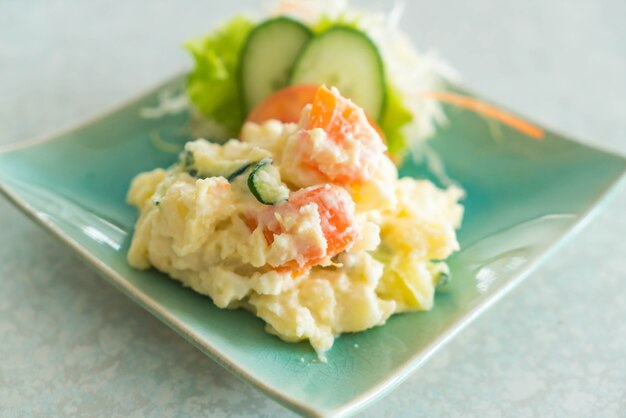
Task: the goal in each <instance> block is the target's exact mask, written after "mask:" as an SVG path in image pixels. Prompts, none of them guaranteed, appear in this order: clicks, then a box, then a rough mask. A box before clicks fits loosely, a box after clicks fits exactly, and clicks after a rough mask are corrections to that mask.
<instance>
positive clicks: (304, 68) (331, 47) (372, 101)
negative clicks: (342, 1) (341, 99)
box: [290, 26, 387, 120]
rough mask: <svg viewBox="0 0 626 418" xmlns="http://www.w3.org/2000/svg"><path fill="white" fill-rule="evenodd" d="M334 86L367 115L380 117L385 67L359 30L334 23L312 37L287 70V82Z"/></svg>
mask: <svg viewBox="0 0 626 418" xmlns="http://www.w3.org/2000/svg"><path fill="white" fill-rule="evenodd" d="M309 83H316V84H326V85H327V86H328V87H337V88H338V89H339V92H341V94H342V95H344V96H346V97H348V98H350V99H351V100H352V101H354V103H356V104H357V105H358V106H360V107H362V108H363V110H365V113H367V115H369V116H370V117H372V118H374V119H376V120H380V117H381V116H382V114H383V110H384V108H385V97H386V96H387V92H386V88H385V71H384V66H383V61H382V59H381V57H380V54H379V53H378V49H377V48H376V45H374V43H373V42H372V41H371V40H370V38H368V37H367V35H365V34H364V33H363V32H361V31H359V30H356V29H352V28H348V27H343V26H335V27H332V28H330V29H328V30H327V31H326V32H323V33H322V34H321V35H319V36H317V37H315V38H313V39H312V40H311V41H310V42H309V43H308V44H307V45H306V47H305V48H304V50H303V51H302V53H301V54H300V57H298V60H297V61H296V63H295V65H294V67H293V72H292V73H291V79H290V84H291V85H294V84H309Z"/></svg>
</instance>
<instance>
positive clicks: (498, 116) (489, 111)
mask: <svg viewBox="0 0 626 418" xmlns="http://www.w3.org/2000/svg"><path fill="white" fill-rule="evenodd" d="M424 95H425V96H426V97H430V98H432V99H434V100H437V101H440V102H442V103H448V104H451V105H453V106H458V107H462V108H465V109H469V110H473V111H474V112H476V113H480V114H481V115H483V116H486V117H489V118H492V119H495V120H497V121H499V122H501V123H504V124H505V125H508V126H510V127H511V128H513V129H517V130H518V131H520V132H521V133H523V134H525V135H528V136H529V137H531V138H533V139H537V140H539V139H542V138H543V137H544V132H543V130H541V129H540V128H538V127H536V126H535V125H532V124H530V123H528V122H526V121H524V120H522V119H520V118H518V117H516V116H513V115H511V114H510V113H508V112H506V111H504V110H502V109H499V108H497V107H496V106H494V105H491V104H489V103H485V102H481V101H480V100H478V99H475V98H473V97H468V96H462V95H460V94H455V93H450V92H448V91H430V92H426V93H425V94H424Z"/></svg>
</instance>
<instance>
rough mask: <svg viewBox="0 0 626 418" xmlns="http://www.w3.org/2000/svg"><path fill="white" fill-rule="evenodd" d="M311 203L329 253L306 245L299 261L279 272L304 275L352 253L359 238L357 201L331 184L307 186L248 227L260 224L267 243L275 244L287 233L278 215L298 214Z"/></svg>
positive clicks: (263, 214) (270, 208)
mask: <svg viewBox="0 0 626 418" xmlns="http://www.w3.org/2000/svg"><path fill="white" fill-rule="evenodd" d="M310 204H315V205H316V207H317V212H318V214H319V219H320V228H321V230H322V234H323V236H324V239H325V240H326V250H325V251H324V250H323V249H322V248H321V247H319V246H315V245H308V243H305V242H303V243H301V244H302V246H301V247H299V248H298V252H299V255H300V256H301V257H300V260H299V261H300V262H298V261H296V260H291V261H289V262H287V263H286V264H284V265H282V266H279V267H278V270H282V271H284V270H288V271H292V272H293V273H294V274H295V275H299V274H302V273H303V272H305V271H306V270H308V269H309V268H311V267H313V266H315V265H317V264H319V263H321V262H322V261H324V260H325V259H328V258H332V257H334V256H336V255H337V254H339V253H341V252H344V251H347V250H349V249H350V248H351V247H352V244H353V243H354V242H355V241H356V239H357V238H358V235H359V229H358V226H357V221H356V218H355V214H354V201H353V200H352V197H350V194H349V193H348V192H347V191H346V190H345V189H343V188H341V187H339V186H334V185H331V184H323V185H318V186H312V187H307V188H305V189H300V190H298V191H297V192H294V193H292V195H291V196H290V198H289V200H288V201H287V202H284V203H281V204H278V205H276V206H272V207H269V208H268V209H267V211H266V212H264V213H262V214H260V215H259V219H258V220H255V221H249V225H248V226H250V227H251V228H256V227H257V225H259V224H260V225H261V227H262V228H263V235H264V236H265V240H266V241H267V243H268V244H272V243H273V242H274V236H275V235H279V234H282V233H285V231H283V230H282V227H281V225H280V224H279V223H278V222H277V221H276V214H279V215H285V214H286V213H297V212H298V211H299V210H300V209H301V208H302V207H304V206H307V205H310Z"/></svg>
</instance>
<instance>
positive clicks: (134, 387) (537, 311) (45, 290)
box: [0, 0, 626, 417]
mask: <svg viewBox="0 0 626 418" xmlns="http://www.w3.org/2000/svg"><path fill="white" fill-rule="evenodd" d="M215 3H217V2H210V1H197V0H184V1H174V0H163V1H147V0H136V1H133V2H108V1H106V0H92V1H89V2H79V1H77V0H74V1H72V0H58V1H56V2H46V1H43V0H35V1H29V2H18V1H8V2H7V1H5V2H0V92H1V93H0V145H2V144H8V143H12V142H17V141H21V140H25V139H27V138H29V137H31V136H33V135H37V134H42V133H46V132H49V131H51V130H56V129H58V128H61V127H64V126H66V125H69V124H72V123H74V122H77V121H79V120H81V119H83V118H85V117H87V116H90V115H94V114H96V113H98V112H100V111H101V110H103V109H106V108H108V107H111V106H113V105H115V104H116V103H118V102H120V101H121V100H123V99H125V98H128V97H130V96H133V95H135V94H136V93H138V92H140V91H142V90H145V89H146V88H147V87H149V86H151V85H154V84H156V83H158V82H159V81H161V80H163V79H165V78H167V77H169V76H170V75H172V74H173V73H176V72H178V71H180V70H181V69H184V68H186V67H188V66H189V65H190V62H189V59H188V57H187V56H186V54H185V53H184V52H183V51H182V49H181V48H180V44H181V42H182V41H183V40H185V39H187V38H189V37H191V36H194V35H199V34H202V33H204V32H205V31H207V30H209V29H210V28H211V27H212V26H213V25H214V24H215V23H216V22H217V21H219V20H220V19H223V18H226V17H228V16H230V15H232V14H233V13H234V12H235V11H237V10H240V9H241V8H242V7H243V6H242V4H248V5H250V4H254V2H253V1H248V2H242V1H229V2H221V3H224V4H222V5H216V4H215ZM407 3H408V5H407V12H406V15H405V17H404V19H403V24H404V26H405V28H407V30H408V31H409V32H410V33H411V35H412V36H413V38H414V39H415V40H416V42H417V43H418V45H419V46H420V47H422V48H425V47H433V46H436V47H437V49H438V50H439V51H440V53H441V55H442V56H444V57H445V58H446V59H447V61H448V62H449V63H450V64H451V65H452V66H454V67H455V68H456V69H458V70H459V72H460V73H461V74H462V75H463V79H464V81H465V82H466V83H467V84H468V85H469V86H470V87H472V88H473V89H475V90H477V91H480V92H481V93H483V94H484V95H486V96H487V97H491V98H493V99H494V100H495V101H497V102H500V103H504V104H506V105H507V106H508V107H509V108H512V109H514V110H517V111H519V112H520V113H522V114H525V115H528V116H529V117H530V118H531V119H534V120H536V121H538V122H540V123H542V124H545V125H547V126H549V127H553V128H556V129H557V130H560V131H562V132H565V133H566V134H569V135H572V136H575V137H579V138H583V139H585V142H588V143H590V144H593V145H597V146H600V147H602V148H605V149H609V150H614V151H617V152H621V153H622V154H626V99H625V97H626V46H625V45H626V25H624V21H625V19H626V2H624V1H623V0H603V1H592V0H585V1H566V0H557V1H551V2H546V1H542V0H528V1H524V2H520V1H517V0H502V1H498V2H494V1H490V0H475V1H471V2H462V1H454V0H441V1H437V2H426V1H419V2H407ZM625 209H626V191H622V192H620V193H619V194H618V195H617V196H616V198H615V199H614V200H613V202H612V203H611V204H610V205H609V206H608V207H607V208H606V210H604V211H603V212H602V213H601V214H600V215H599V216H598V218H597V219H595V220H594V221H593V223H592V224H590V225H589V226H588V227H587V228H586V229H585V230H584V231H583V232H582V233H580V234H579V235H578V236H576V237H575V238H574V239H572V240H570V241H568V242H567V243H566V244H565V245H564V246H563V248H562V249H561V250H560V251H559V252H558V253H557V254H556V255H554V256H553V257H551V258H550V259H549V260H548V262H546V263H545V264H544V265H543V266H542V267H540V268H539V269H538V271H537V272H536V273H534V274H533V275H531V277H529V278H528V279H527V281H526V282H525V283H523V284H522V285H521V286H520V287H519V288H518V289H517V290H515V291H514V292H513V293H512V294H510V295H508V296H507V297H505V298H504V299H503V300H502V301H501V302H499V303H498V304H497V305H496V306H495V307H494V308H492V309H491V310H490V311H488V312H487V313H486V314H485V315H484V316H483V317H481V318H480V319H479V320H477V321H476V322H475V323H474V324H473V325H471V326H470V327H469V328H468V329H467V330H466V331H464V332H463V333H462V334H461V335H460V336H458V337H457V338H456V339H454V340H453V341H452V342H451V343H450V344H449V345H448V346H447V347H445V348H444V349H443V350H441V351H440V352H439V353H437V354H436V355H435V356H434V358H433V359H432V360H430V361H429V362H428V363H427V364H426V365H425V366H424V367H423V368H421V369H420V370H419V371H418V372H417V373H415V374H414V375H413V376H412V377H411V378H409V379H408V380H407V381H406V382H405V383H404V384H402V385H401V386H400V387H399V388H398V389H396V390H395V391H394V392H393V393H392V394H391V395H389V396H388V397H387V398H385V399H384V400H382V401H380V402H379V403H377V404H375V405H374V406H373V407H371V408H369V409H368V410H366V411H364V412H363V414H362V416H368V417H381V416H393V417H400V416H407V417H409V416H410V417H440V416H441V417H447V416H465V417H474V416H476V417H504V416H516V417H561V416H569V417H572V416H575V417H587V416H602V417H619V416H623V414H624V411H626V378H625V376H626V320H625V318H626V240H625V239H624V236H626V214H625V213H626V212H625ZM0 231H2V232H1V234H2V241H1V243H0V335H2V338H0V416H24V417H26V416H33V415H34V416H76V415H80V414H82V415H84V416H103V417H108V416H113V415H117V416H162V415H163V416H196V415H206V416H211V417H230V416H232V417H240V416H250V417H252V416H262V417H281V416H292V415H293V414H292V413H291V412H289V411H287V410H286V409H284V408H283V407H281V406H280V405H278V404H276V403H275V402H273V401H271V400H269V399H268V398H266V397H265V396H264V395H262V394H261V393H260V392H257V391H256V390H254V389H252V388H250V387H249V386H248V385H246V384H244V383H242V382H240V381H238V380H236V379H235V378H234V377H232V376H231V375H230V374H228V373H227V372H226V371H224V370H223V369H222V368H221V367H220V366H218V365H217V364H215V363H213V362H212V361H211V360H209V359H208V358H207V357H205V356H204V355H203V354H201V353H200V352H199V351H197V350H196V349H195V348H193V347H192V346H191V345H189V344H188V343H186V342H185V341H183V340H182V339H181V338H180V337H178V336H177V335H175V334H174V332H173V331H170V330H169V329H168V328H166V327H165V326H164V325H163V324H161V323H160V322H159V321H157V320H156V319H155V318H153V317H152V316H150V314H148V313H147V312H145V311H143V310H142V309H141V308H139V307H138V306H136V305H135V304H134V303H133V302H131V301H130V300H129V299H127V298H126V297H125V296H124V295H122V294H121V293H119V292H118V291H116V290H115V289H114V288H113V287H111V286H110V285H108V284H107V283H105V282H104V281H103V280H101V279H100V278H99V277H98V276H96V274H95V273H93V272H92V271H91V270H90V269H88V268H86V267H85V266H83V264H81V263H80V262H79V260H78V259H77V258H76V257H75V256H74V255H73V254H72V252H71V251H70V250H68V249H66V248H65V247H63V246H62V245H61V244H59V243H58V242H57V241H56V240H55V239H53V238H52V237H50V236H49V235H47V234H46V233H45V232H44V231H43V230H41V229H40V228H39V227H37V226H35V224H34V223H32V222H31V221H30V220H28V219H27V218H26V217H24V216H23V215H22V214H21V213H19V212H18V210H17V209H15V208H13V207H12V206H11V205H10V204H9V203H8V202H7V201H5V200H3V199H0Z"/></svg>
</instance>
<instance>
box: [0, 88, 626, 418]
mask: <svg viewBox="0 0 626 418" xmlns="http://www.w3.org/2000/svg"><path fill="white" fill-rule="evenodd" d="M181 83H182V77H177V78H176V79H174V80H172V81H171V82H169V83H167V84H166V85H165V86H161V87H159V88H157V89H155V90H154V91H152V92H151V93H149V94H147V95H146V96H144V97H141V98H139V99H137V100H135V101H133V102H131V103H129V104H126V105H124V106H123V107H121V108H119V109H118V110H115V111H114V112H112V113H109V114H106V115H104V116H102V117H100V118H98V119H96V120H94V121H91V122H88V123H87V124H84V125H82V126H81V127H79V128H76V129H73V130H70V131H67V132H64V133H62V134H59V135H57V136H55V137H52V138H48V139H46V140H43V141H32V142H30V143H24V144H20V145H18V146H17V147H14V148H13V149H9V150H5V151H4V152H3V153H1V154H0V188H1V190H2V191H3V192H4V194H5V195H6V196H7V197H8V198H9V199H10V200H12V201H13V202H14V203H15V204H16V205H17V206H19V207H20V208H21V209H22V210H23V211H24V212H25V213H26V214H27V215H29V216H30V217H32V218H33V219H35V220H36V221H38V222H39V223H41V224H42V225H43V226H45V227H46V228H47V229H48V230H49V231H51V232H52V233H53V234H54V235H56V236H57V237H58V238H60V239H61V240H62V241H63V242H64V243H66V244H67V245H69V247H70V248H72V249H73V250H74V251H76V252H77V253H78V254H79V255H80V256H81V257H82V258H83V259H85V260H86V262H87V263H89V264H91V265H93V266H94V267H95V268H96V270H97V271H98V272H99V273H100V274H101V275H102V276H103V277H104V278H106V279H107V280H108V281H109V282H111V283H112V284H113V285H114V286H116V287H117V288H119V289H120V290H121V291H123V292H124V293H126V294H127V295H128V296H129V297H130V298H132V299H133V300H134V301H136V302H137V303H139V304H140V305H142V306H143V307H145V308H146V309H147V310H149V311H150V312H152V313H153V314H154V315H155V316H157V317H158V318H160V319H161V320H162V321H163V322H165V323H166V324H167V325H168V326H170V327H172V328H173V329H174V330H175V331H177V332H178V333H179V334H180V335H181V336H183V337H184V338H185V339H187V340H188V341H189V342H191V343H192V344H194V345H195V346H196V347H198V348H199V349H200V350H202V351H203V352H205V353H206V354H207V355H208V356H210V357H211V358H212V359H214V360H215V361H217V362H218V363H220V364H221V365H223V366H224V367H226V368H227V369H228V370H230V371H232V372H233V373H234V374H236V375H237V376H239V377H241V378H242V379H244V380H246V381H248V382H250V383H252V384H254V385H256V386H257V387H258V388H260V389H261V390H263V391H265V392H266V393H268V394H269V395H270V396H272V397H273V398H275V399H276V400H278V401H279V402H281V403H282V404H284V405H286V406H287V407H289V408H292V409H294V410H296V411H299V412H301V413H304V414H309V415H312V416H339V415H346V414H350V413H354V412H355V411H357V410H358V409H359V408H361V407H363V406H364V405H366V404H367V403H368V402H370V401H372V400H374V399H375V398H378V397H379V396H381V395H382V394H384V393H385V392H387V391H388V390H390V389H391V388H392V387H394V386H395V385H396V384H398V383H399V382H401V381H402V380H403V379H404V378H405V377H406V376H408V374H409V373H411V372H412V371H414V370H415V369H416V368H417V367H419V365H420V364H422V363H423V362H424V360H426V359H427V358H428V357H429V356H430V355H431V354H432V353H433V352H434V351H435V350H436V349H437V348H439V347H441V346H442V344H444V343H445V342H446V341H447V340H449V339H450V338H451V337H452V336H453V335H454V334H455V333H456V332H458V331H459V330H460V329H462V328H463V327H464V326H465V325H467V324H468V323H469V322H470V321H471V320H472V319H473V318H474V317H476V315H477V314H478V313H480V312H482V311H483V310H484V309H485V308H486V307H488V306H489V305H490V304H491V303H492V302H494V301H495V300H497V299H498V298H499V297H500V296H501V295H503V294H504V293H505V292H506V291H507V290H509V289H511V288H512V287H513V286H514V285H515V284H517V283H518V282H519V281H520V280H521V279H522V278H523V277H524V276H526V275H527V274H528V272H529V271H530V270H531V269H532V268H533V267H535V266H537V264H538V262H539V261H541V259H543V258H544V257H545V256H546V255H547V254H548V253H549V252H550V250H551V249H552V248H554V247H555V245H556V244H557V243H558V242H559V241H562V240H563V238H565V237H566V236H567V235H568V234H569V233H570V232H572V231H575V230H576V227H577V226H580V225H582V224H583V220H585V219H588V218H589V216H588V215H589V214H590V213H591V212H592V211H593V209H594V208H597V207H598V206H599V204H600V202H601V201H602V200H603V197H605V196H606V195H607V192H608V191H609V190H610V189H611V188H612V187H613V186H614V185H615V184H616V183H617V181H618V180H619V179H620V178H621V176H622V174H623V172H624V170H625V168H626V160H625V159H624V158H622V157H619V156H616V155H612V154H609V153H607V152H603V151H599V150H596V149H593V148H590V147H588V146H585V145H581V144H579V143H577V142H574V141H572V140H570V139H566V138H564V137H562V136H560V135H558V134H555V133H552V132H546V136H545V138H544V139H543V140H541V141H537V140H533V139H530V138H528V137H526V136H524V135H523V134H521V133H518V132H516V131H513V130H510V129H508V128H507V127H503V126H495V125H494V123H493V122H491V123H490V122H487V121H486V120H485V119H484V118H482V117H480V116H477V115H476V114H474V113H471V112H467V111H463V110H459V109H454V108H447V114H448V117H449V124H448V126H447V127H445V128H443V129H441V130H440V132H439V133H438V135H437V137H435V138H433V139H432V140H431V141H430V142H429V148H428V149H427V150H425V153H424V155H425V156H426V157H427V158H426V159H425V162H424V164H416V163H407V164H406V165H405V166H404V167H402V170H401V173H402V174H403V175H407V176H416V177H429V178H431V179H433V180H434V181H436V182H438V183H441V181H442V177H443V176H442V172H441V170H438V172H437V175H434V174H433V173H432V172H431V171H432V170H430V169H429V167H430V168H432V167H435V166H436V165H437V164H438V163H441V164H443V167H445V171H446V174H447V177H448V178H449V179H451V180H452V181H455V182H458V183H459V184H460V185H462V187H463V188H464V189H465V190H466V192H467V197H466V199H465V200H464V205H465V208H466V214H465V218H464V222H463V227H462V228H461V230H460V231H459V239H460V242H461V246H462V251H460V252H459V253H457V254H455V255H454V256H453V257H452V258H451V259H450V266H451V271H452V282H451V283H450V285H449V286H448V288H447V289H446V290H445V292H441V293H439V294H438V295H437V296H436V303H435V307H434V309H433V310H432V311H430V312H421V313H413V314H403V315H397V316H395V317H393V318H391V319H390V320H389V321H388V323H387V324H386V325H385V326H383V327H379V328H376V329H372V330H369V331H367V332H363V333H359V334H354V335H344V336H342V337H341V338H339V339H338V340H337V341H336V342H335V346H334V347H333V349H332V350H331V351H330V352H329V353H328V363H326V364H324V363H321V362H319V361H317V358H316V355H315V353H314V352H313V350H312V349H311V348H310V347H309V346H308V345H307V344H288V343H284V342H282V341H281V340H279V339H277V338H275V337H273V336H271V335H269V334H267V333H265V332H264V330H263V322H262V321H261V320H259V319H257V318H255V317H254V316H253V315H251V314H249V313H247V312H244V311H230V310H220V309H218V308H216V307H215V306H214V305H213V303H212V302H211V301H210V299H208V298H206V297H203V296H200V295H198V294H195V293H194V292H192V291H191V290H188V289H186V288H183V287H182V286H180V285H179V284H178V283H177V282H175V281H173V280H170V279H168V278H167V277H166V276H164V275H162V274H160V273H158V272H155V271H149V272H140V271H136V270H133V269H132V268H130V267H129V266H128V265H127V264H126V259H125V253H126V249H127V247H128V244H129V240H130V236H131V232H132V228H133V224H134V221H135V219H136V212H135V210H134V209H133V208H131V207H130V206H128V205H127V204H126V203H125V194H126V191H127V189H128V185H129V182H130V180H131V179H132V178H133V176H135V175H136V174H137V173H139V172H141V171H144V170H149V169H152V168H154V167H165V166H167V165H169V164H170V163H172V162H173V161H174V160H175V158H176V155H175V152H176V150H178V149H179V147H180V146H181V144H182V143H184V142H185V141H186V140H188V139H191V138H190V137H189V136H188V134H187V131H188V130H187V126H188V115H187V114H186V113H185V112H182V113H180V114H175V115H167V116H164V117H161V118H154V119H148V118H145V117H142V116H141V109H143V108H146V107H154V106H155V105H156V104H157V103H158V100H159V99H158V97H159V93H162V92H163V91H167V90H170V89H172V88H173V89H176V88H180V86H181ZM50 303H54V301H50ZM546 309H549V307H546ZM207 390H210V388H207Z"/></svg>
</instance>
